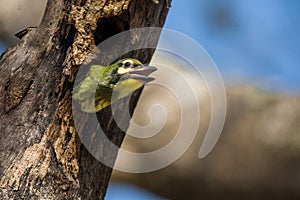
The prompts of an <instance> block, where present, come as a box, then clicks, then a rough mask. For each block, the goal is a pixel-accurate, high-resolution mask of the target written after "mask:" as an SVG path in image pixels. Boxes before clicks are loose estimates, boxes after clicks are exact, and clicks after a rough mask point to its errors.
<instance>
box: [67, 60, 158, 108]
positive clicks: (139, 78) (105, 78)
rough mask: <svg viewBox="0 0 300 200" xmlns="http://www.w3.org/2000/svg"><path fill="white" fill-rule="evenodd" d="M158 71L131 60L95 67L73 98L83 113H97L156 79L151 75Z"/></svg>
mask: <svg viewBox="0 0 300 200" xmlns="http://www.w3.org/2000/svg"><path fill="white" fill-rule="evenodd" d="M155 70H156V68H155V67H151V66H144V65H142V63H141V62H140V61H138V60H136V59H131V58H126V59H122V60H119V61H117V62H115V63H113V64H112V65H109V66H107V67H104V66H101V65H93V66H91V68H90V71H89V72H88V74H87V76H86V77H85V78H84V80H83V81H81V82H80V83H79V84H78V85H77V86H76V87H74V88H73V97H72V98H73V100H75V101H76V102H77V103H78V104H79V105H80V109H81V110H83V111H85V112H89V113H93V112H98V111H100V110H101V109H103V108H105V107H107V106H109V105H110V104H112V103H113V102H115V101H117V100H119V99H121V98H123V97H125V96H127V95H129V94H131V93H132V92H134V91H135V90H137V89H138V88H140V87H142V86H143V85H144V84H146V83H148V82H150V81H152V80H154V79H153V78H151V77H148V75H149V74H150V73H152V72H153V71H155Z"/></svg>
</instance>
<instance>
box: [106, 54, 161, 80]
mask: <svg viewBox="0 0 300 200" xmlns="http://www.w3.org/2000/svg"><path fill="white" fill-rule="evenodd" d="M156 70H157V68H155V67H152V66H145V65H143V64H142V63H141V62H140V61H139V60H137V59H133V58H125V59H122V60H119V61H117V62H115V63H113V64H112V65H110V67H108V69H107V70H105V71H104V73H103V74H104V75H105V76H106V77H107V83H108V84H113V85H115V84H116V85H117V83H118V82H119V84H120V83H121V82H123V81H125V82H126V83H128V81H133V82H135V83H138V84H142V85H143V84H146V83H148V82H150V81H153V80H154V78H152V77H148V75H149V74H151V73H152V72H154V71H156Z"/></svg>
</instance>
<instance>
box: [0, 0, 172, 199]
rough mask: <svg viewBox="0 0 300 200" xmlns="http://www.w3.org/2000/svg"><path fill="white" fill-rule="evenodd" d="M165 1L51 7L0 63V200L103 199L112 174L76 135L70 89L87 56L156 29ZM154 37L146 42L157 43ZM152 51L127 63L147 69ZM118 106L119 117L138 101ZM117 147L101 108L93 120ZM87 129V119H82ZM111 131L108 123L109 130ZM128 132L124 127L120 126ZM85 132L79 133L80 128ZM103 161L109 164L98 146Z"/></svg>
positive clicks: (114, 130)
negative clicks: (131, 32) (134, 32)
mask: <svg viewBox="0 0 300 200" xmlns="http://www.w3.org/2000/svg"><path fill="white" fill-rule="evenodd" d="M168 9H169V1H166V0H163V1H160V2H159V3H157V2H156V3H155V2H153V1H151V0H146V1H139V0H122V1H116V0H102V1H101V0H73V1H68V0H49V1H48V3H47V8H46V11H45V15H44V17H43V20H42V22H41V24H40V25H39V27H38V28H37V29H35V30H32V31H31V32H30V33H28V34H27V35H26V36H25V37H24V38H23V39H22V40H21V41H20V42H19V43H18V44H17V46H15V47H14V48H12V49H9V50H7V51H6V52H5V53H4V54H3V55H2V56H1V60H0V77H1V79H0V94H1V96H0V121H1V123H0V160H1V162H0V188H1V190H0V198H1V199H5V198H17V199H19V198H24V199H31V198H32V199H36V198H41V199H76V198H84V199H103V198H104V195H105V191H106V188H107V185H108V181H109V178H110V175H111V168H109V167H106V166H105V165H103V164H101V163H100V162H99V161H97V160H96V159H94V158H93V156H91V155H90V153H89V152H88V151H87V150H86V149H85V147H84V146H83V145H82V144H81V141H80V139H79V137H78V135H77V131H76V129H75V127H74V122H73V115H72V101H71V89H72V86H73V82H74V77H75V75H76V72H77V70H78V67H79V66H80V65H81V64H82V62H83V60H84V59H85V58H86V56H87V55H88V54H89V53H90V52H91V50H92V49H93V48H94V47H95V46H96V45H97V44H99V43H100V42H102V41H103V40H105V39H106V38H108V37H110V36H112V35H114V34H116V33H119V32H121V31H124V30H128V29H132V28H137V27H146V26H156V27H162V26H163V24H164V20H165V18H166V15H167V12H168ZM158 37H159V34H156V35H153V38H152V42H155V43H156V42H157V41H158ZM152 53H153V49H146V50H141V51H135V52H132V53H131V54H130V55H131V56H134V57H135V58H137V59H140V60H141V61H142V62H149V61H150V59H151V56H152ZM140 92H141V90H140V91H137V92H136V93H135V94H134V95H133V97H132V98H131V99H123V100H122V101H121V102H119V104H120V106H119V107H118V108H119V111H118V113H119V114H122V112H121V111H122V108H125V106H127V105H128V104H129V105H130V112H131V113H132V112H133V111H134V107H135V105H136V103H137V100H138V98H139V94H140ZM97 115H98V118H99V122H100V124H101V126H102V127H103V129H104V130H105V131H106V134H107V135H108V136H109V138H110V139H111V140H112V141H113V142H114V143H115V144H117V145H118V146H120V145H121V142H122V140H123V137H124V135H125V133H124V132H123V131H122V130H120V129H119V128H118V127H117V126H116V124H115V123H114V121H113V120H112V116H111V109H110V108H106V109H104V110H103V111H101V112H100V113H98V114H97ZM80 117H82V120H83V121H85V122H86V123H88V118H89V117H88V115H87V116H84V115H83V116H80ZM111 121H112V123H109V122H111ZM124 123H125V125H126V127H128V124H129V121H128V120H127V121H126V122H124ZM84 125H85V124H83V125H82V126H84ZM102 145H103V146H102V150H103V151H105V153H104V155H105V156H108V157H110V158H111V159H113V160H114V158H115V157H116V154H117V152H110V149H109V147H107V146H106V144H105V143H104V144H102Z"/></svg>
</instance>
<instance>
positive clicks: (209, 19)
mask: <svg viewBox="0 0 300 200" xmlns="http://www.w3.org/2000/svg"><path fill="white" fill-rule="evenodd" d="M299 8H300V1H296V0H290V1H285V0H264V1H259V0H243V1H240V0H189V2H188V3H186V1H183V0H174V1H173V6H172V8H171V10H170V13H169V15H168V19H167V22H166V26H165V27H167V28H170V29H174V30H177V31H180V32H182V33H184V34H186V35H188V36H190V37H192V38H193V39H195V40H196V41H197V42H198V43H199V44H201V45H202V46H203V47H204V48H205V49H206V50H207V51H208V53H209V54H210V56H211V57H212V58H213V60H214V61H215V63H216V64H217V66H218V68H219V70H220V71H221V73H222V75H223V77H224V79H225V82H226V83H227V84H232V83H241V82H242V83H245V82H246V83H251V84H254V85H257V86H259V87H262V88H265V89H269V90H273V91H279V92H284V93H289V92H295V91H298V92H300V87H299V86H298V85H299V84H300V75H299V71H300V67H299V63H300V56H299V54H300V37H299V36H300V26H299V25H300V13H299Z"/></svg>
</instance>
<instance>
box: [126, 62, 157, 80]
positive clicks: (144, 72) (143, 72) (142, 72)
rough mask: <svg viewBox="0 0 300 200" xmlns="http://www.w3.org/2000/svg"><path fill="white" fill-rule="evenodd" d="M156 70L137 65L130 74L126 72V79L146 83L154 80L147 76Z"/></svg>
mask: <svg viewBox="0 0 300 200" xmlns="http://www.w3.org/2000/svg"><path fill="white" fill-rule="evenodd" d="M156 70H157V68H156V67H152V66H145V65H139V66H137V67H135V68H133V69H132V70H131V71H130V72H128V74H127V77H126V78H131V79H136V80H141V81H143V82H145V83H148V82H150V81H153V80H154V78H152V77H148V75H149V74H151V73H152V72H154V71H156Z"/></svg>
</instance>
